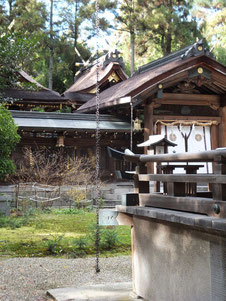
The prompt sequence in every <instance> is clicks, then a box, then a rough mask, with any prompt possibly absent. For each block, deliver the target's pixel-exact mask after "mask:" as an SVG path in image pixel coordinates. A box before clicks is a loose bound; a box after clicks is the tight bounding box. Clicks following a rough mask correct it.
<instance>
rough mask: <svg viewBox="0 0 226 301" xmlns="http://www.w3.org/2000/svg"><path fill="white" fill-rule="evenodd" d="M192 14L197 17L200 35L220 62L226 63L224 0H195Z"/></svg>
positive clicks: (225, 12)
mask: <svg viewBox="0 0 226 301" xmlns="http://www.w3.org/2000/svg"><path fill="white" fill-rule="evenodd" d="M192 13H193V15H194V16H196V17H197V18H198V19H199V23H200V30H201V32H202V35H203V36H204V37H205V38H206V39H207V41H208V42H209V44H210V45H211V48H213V52H214V54H215V55H216V57H217V60H219V61H220V62H221V63H223V64H226V34H225V32H226V6H225V0H196V1H195V5H194V8H193V12H192Z"/></svg>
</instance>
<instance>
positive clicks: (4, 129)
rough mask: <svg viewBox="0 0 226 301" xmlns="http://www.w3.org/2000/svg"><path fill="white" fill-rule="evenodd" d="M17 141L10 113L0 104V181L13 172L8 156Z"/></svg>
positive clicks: (17, 136)
mask: <svg viewBox="0 0 226 301" xmlns="http://www.w3.org/2000/svg"><path fill="white" fill-rule="evenodd" d="M19 141H20V136H19V135H18V134H17V126H16V125H15V123H14V120H13V118H12V116H11V114H10V112H9V111H8V110H7V109H6V107H5V106H4V105H3V104H0V179H3V178H4V177H5V176H6V175H7V174H11V173H13V172H14V171H15V165H14V163H13V161H12V160H11V159H10V155H11V152H12V150H14V149H15V147H16V144H17V143H18V142H19Z"/></svg>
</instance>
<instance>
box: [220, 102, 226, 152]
mask: <svg viewBox="0 0 226 301" xmlns="http://www.w3.org/2000/svg"><path fill="white" fill-rule="evenodd" d="M220 116H221V124H220V126H219V146H220V147H226V106H225V107H222V108H220Z"/></svg>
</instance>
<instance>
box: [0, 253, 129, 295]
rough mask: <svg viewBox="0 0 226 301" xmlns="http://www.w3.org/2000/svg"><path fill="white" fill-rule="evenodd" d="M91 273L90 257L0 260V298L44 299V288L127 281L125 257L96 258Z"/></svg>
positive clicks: (126, 261)
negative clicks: (97, 270)
mask: <svg viewBox="0 0 226 301" xmlns="http://www.w3.org/2000/svg"><path fill="white" fill-rule="evenodd" d="M100 268H101V272H100V273H98V274H96V273H95V259H94V258H85V259H83V258H79V259H56V258H10V259H0V301H44V300H47V298H46V291H47V290H48V289H52V288H57V287H66V286H75V287H79V286H85V285H91V284H101V283H109V282H127V281H131V258H130V257H129V256H121V257H110V258H100Z"/></svg>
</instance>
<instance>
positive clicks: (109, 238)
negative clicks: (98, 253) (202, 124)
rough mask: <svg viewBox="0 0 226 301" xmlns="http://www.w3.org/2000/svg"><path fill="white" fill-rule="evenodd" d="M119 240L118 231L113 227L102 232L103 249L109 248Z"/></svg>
mask: <svg viewBox="0 0 226 301" xmlns="http://www.w3.org/2000/svg"><path fill="white" fill-rule="evenodd" d="M118 242H119V238H118V233H117V230H116V229H115V228H113V229H104V231H103V233H102V245H103V248H104V249H107V250H110V249H112V248H114V247H115V246H116V245H117V243H118Z"/></svg>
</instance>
